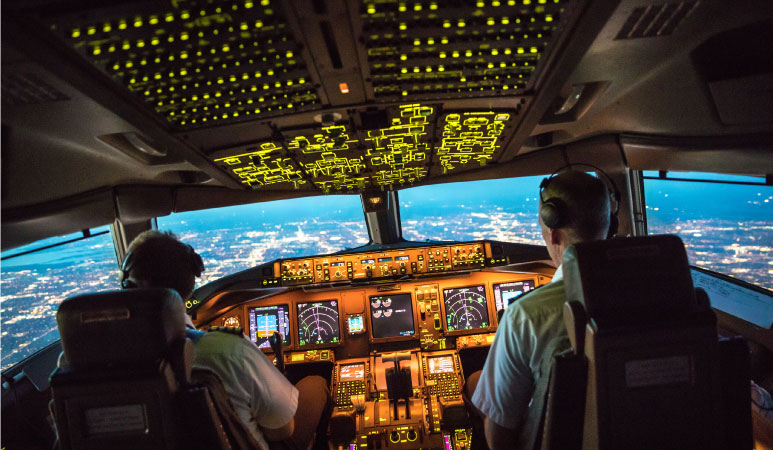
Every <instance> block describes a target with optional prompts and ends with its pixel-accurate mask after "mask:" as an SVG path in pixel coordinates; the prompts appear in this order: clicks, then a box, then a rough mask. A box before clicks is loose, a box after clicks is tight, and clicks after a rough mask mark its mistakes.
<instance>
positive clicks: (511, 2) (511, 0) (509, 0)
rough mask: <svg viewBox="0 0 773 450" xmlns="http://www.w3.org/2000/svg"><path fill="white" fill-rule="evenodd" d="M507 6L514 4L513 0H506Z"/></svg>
mask: <svg viewBox="0 0 773 450" xmlns="http://www.w3.org/2000/svg"><path fill="white" fill-rule="evenodd" d="M507 6H515V0H507Z"/></svg>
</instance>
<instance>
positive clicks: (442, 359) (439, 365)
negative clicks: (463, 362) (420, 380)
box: [427, 355, 454, 374]
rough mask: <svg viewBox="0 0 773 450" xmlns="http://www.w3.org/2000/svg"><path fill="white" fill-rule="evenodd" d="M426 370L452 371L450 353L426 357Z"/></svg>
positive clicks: (437, 371)
mask: <svg viewBox="0 0 773 450" xmlns="http://www.w3.org/2000/svg"><path fill="white" fill-rule="evenodd" d="M427 366H428V367H427V370H428V371H429V373H430V374H434V373H453V371H454V358H453V356H451V355H445V356H436V357H434V358H427Z"/></svg>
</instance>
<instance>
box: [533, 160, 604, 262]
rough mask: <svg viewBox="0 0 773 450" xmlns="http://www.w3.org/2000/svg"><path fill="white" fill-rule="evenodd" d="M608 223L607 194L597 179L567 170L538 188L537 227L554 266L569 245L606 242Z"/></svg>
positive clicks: (545, 181) (548, 179) (547, 179)
mask: <svg viewBox="0 0 773 450" xmlns="http://www.w3.org/2000/svg"><path fill="white" fill-rule="evenodd" d="M610 220H614V219H613V218H612V217H611V214H610V191H609V190H608V189H607V186H606V185H605V184H604V183H603V182H602V181H601V180H600V179H598V178H596V177H594V176H592V175H589V174H587V173H585V172H581V171H573V170H569V171H566V172H561V173H558V174H557V175H555V176H552V177H550V178H546V179H544V180H543V181H542V183H541V184H540V202H539V223H540V226H541V227H542V237H543V239H545V244H546V245H547V247H548V252H549V253H550V256H551V258H552V259H553V262H555V263H556V264H560V263H561V258H562V255H563V251H564V249H565V248H566V247H568V246H569V245H571V244H575V243H578V242H586V241H595V240H600V239H604V238H606V237H607V235H608V233H609V230H610Z"/></svg>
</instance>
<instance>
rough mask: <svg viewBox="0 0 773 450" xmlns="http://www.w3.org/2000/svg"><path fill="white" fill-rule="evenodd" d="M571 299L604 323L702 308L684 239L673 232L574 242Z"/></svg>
mask: <svg viewBox="0 0 773 450" xmlns="http://www.w3.org/2000/svg"><path fill="white" fill-rule="evenodd" d="M562 269H563V273H564V289H565V291H566V297H567V300H570V301H571V300H578V301H580V302H581V303H582V304H583V305H584V306H585V311H586V312H587V315H588V318H589V319H593V320H594V321H595V322H596V325H597V326H598V327H599V328H602V327H607V326H620V325H635V324H643V323H649V324H651V323H653V321H654V322H655V323H657V322H662V321H670V320H676V319H678V318H680V317H684V316H686V315H688V314H692V313H694V312H695V311H696V310H697V309H700V308H698V306H697V301H696V298H695V290H694V288H693V283H692V277H691V276H690V266H689V265H688V262H687V254H686V253H685V250H684V245H683V244H682V240H681V239H679V237H677V236H673V235H657V236H646V237H634V238H619V239H610V240H606V241H596V242H587V243H581V244H575V245H572V246H569V247H568V248H567V249H566V250H565V251H564V255H563V264H562Z"/></svg>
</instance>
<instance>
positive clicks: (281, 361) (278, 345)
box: [268, 331, 285, 373]
mask: <svg viewBox="0 0 773 450" xmlns="http://www.w3.org/2000/svg"><path fill="white" fill-rule="evenodd" d="M268 345H270V346H271V350H273V351H274V357H275V358H276V368H277V369H279V371H280V372H282V373H285V358H284V355H283V354H282V336H281V335H280V334H279V332H278V331H274V334H272V335H271V336H269V337H268Z"/></svg>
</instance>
